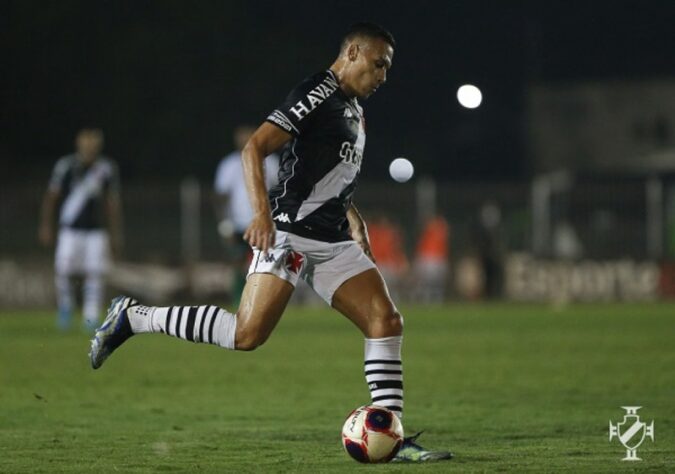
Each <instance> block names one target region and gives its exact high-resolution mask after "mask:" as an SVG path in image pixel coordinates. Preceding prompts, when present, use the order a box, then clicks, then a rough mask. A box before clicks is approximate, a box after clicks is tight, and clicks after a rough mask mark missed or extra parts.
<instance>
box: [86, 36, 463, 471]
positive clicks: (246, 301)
mask: <svg viewBox="0 0 675 474" xmlns="http://www.w3.org/2000/svg"><path fill="white" fill-rule="evenodd" d="M394 45H395V43H394V38H393V37H392V35H391V34H390V33H389V32H387V31H386V30H384V29H383V28H381V27H379V26H377V25H375V24H372V23H359V24H356V25H354V26H352V27H351V28H350V30H349V31H348V33H347V34H346V36H345V37H344V39H343V41H342V44H341V48H340V52H339V55H338V57H337V59H336V60H335V62H334V63H333V64H332V65H331V66H330V68H329V69H327V70H325V71H321V72H318V73H316V74H314V75H312V76H310V77H308V78H307V79H305V80H304V81H303V82H301V83H300V84H299V85H298V86H297V87H296V88H295V89H293V90H292V91H291V92H290V94H289V95H288V96H287V97H286V99H285V100H284V101H283V102H282V103H281V105H279V107H277V108H276V109H275V110H274V111H272V113H271V114H269V116H268V117H267V120H266V121H265V122H264V123H263V124H262V125H261V126H260V127H259V128H258V129H257V130H256V132H255V133H254V134H253V136H252V137H251V139H250V140H249V141H248V143H247V144H246V147H245V148H244V150H243V156H242V161H243V165H244V175H245V179H246V186H247V188H248V192H249V198H250V200H251V205H252V208H253V210H254V217H253V220H252V221H251V224H250V225H249V227H248V229H247V230H246V233H245V234H244V238H245V239H246V241H247V242H248V243H249V244H250V245H251V246H252V247H253V249H254V256H253V261H252V262H251V266H250V269H249V276H248V280H247V283H246V287H245V288H244V293H243V295H242V301H241V304H240V306H239V310H238V311H237V312H236V313H230V312H229V311H227V310H225V309H221V308H218V307H215V306H184V307H178V306H172V307H148V306H143V305H140V304H138V302H136V301H135V300H133V299H132V298H129V297H123V296H121V297H118V298H116V299H114V300H113V302H112V304H111V306H110V309H109V311H108V317H107V319H106V321H105V322H104V323H103V325H102V326H101V327H100V328H99V329H98V331H97V332H96V335H95V337H94V339H93V340H92V348H91V353H90V358H91V363H92V366H93V367H94V368H98V367H100V366H101V364H103V362H104V361H105V360H106V358H107V357H108V356H109V355H110V354H111V353H112V352H113V351H114V350H115V349H116V348H117V347H119V346H120V345H121V344H122V343H123V342H124V341H126V340H127V339H128V338H129V337H131V336H133V335H134V334H140V333H147V332H161V333H166V334H169V335H171V336H175V337H179V338H181V339H186V340H189V341H194V342H203V343H210V344H217V345H219V346H221V347H224V348H227V349H231V350H241V351H250V350H253V349H255V348H256V347H258V346H260V345H261V344H263V343H264V342H265V340H266V339H267V338H268V337H269V335H270V334H271V332H272V330H273V329H274V327H275V326H276V324H277V322H278V321H279V319H280V318H281V315H282V314H283V312H284V309H285V308H286V304H287V303H288V301H289V299H290V297H291V294H292V293H293V290H294V287H295V285H296V283H297V282H298V279H299V278H303V279H304V280H305V281H306V282H307V283H308V284H309V286H311V287H312V288H313V289H314V290H315V291H316V292H317V293H318V294H319V296H321V297H322V298H323V299H324V300H325V301H326V303H328V304H329V305H331V306H332V307H333V308H335V309H336V310H337V311H339V312H340V313H342V314H343V315H344V316H346V317H347V318H348V319H349V320H351V321H352V322H353V323H354V324H355V325H356V326H357V327H358V328H359V329H360V330H361V331H362V333H363V334H364V336H365V376H366V381H367V384H368V388H369V389H370V392H371V397H372V402H373V403H374V404H377V405H381V406H385V407H388V408H389V409H391V410H393V411H394V412H395V413H396V414H397V415H399V416H400V415H401V414H402V410H403V377H402V370H401V368H402V364H401V342H402V332H403V321H402V318H401V315H400V314H399V312H398V311H397V309H396V307H395V306H394V303H393V302H392V301H391V299H390V298H389V294H388V292H387V288H386V285H385V282H384V281H383V279H382V277H381V276H380V273H379V272H378V271H377V268H376V266H375V264H374V263H373V261H372V260H371V252H370V245H369V243H368V234H367V232H366V227H365V224H364V222H363V219H362V218H361V216H360V214H359V212H358V210H357V209H356V206H355V205H354V203H353V202H352V195H353V193H354V189H355V188H356V182H357V178H358V175H359V170H360V167H361V160H362V159H363V149H364V145H365V141H366V133H365V132H366V126H365V119H364V116H363V109H362V108H361V106H360V105H359V101H358V100H359V99H365V98H367V97H369V96H370V95H371V94H373V93H374V92H375V91H376V90H377V89H378V88H379V87H380V86H381V85H383V84H384V83H385V81H386V80H387V73H388V71H389V68H390V67H391V63H392V57H393V54H394ZM282 147H283V151H282V155H281V169H280V172H279V181H280V182H279V184H278V185H277V186H275V187H274V188H272V189H271V190H270V191H269V195H268V193H267V190H266V189H265V179H264V172H263V160H264V158H265V157H266V156H267V155H269V154H270V153H272V152H273V151H275V150H278V149H280V148H282ZM415 438H416V437H412V438H408V439H407V440H406V442H405V443H404V445H403V447H402V449H401V450H400V452H399V454H398V457H397V459H398V460H399V461H428V460H436V459H449V458H450V457H451V456H452V455H451V454H450V453H448V452H439V451H428V450H425V449H423V448H422V447H420V446H419V445H418V444H416V443H415Z"/></svg>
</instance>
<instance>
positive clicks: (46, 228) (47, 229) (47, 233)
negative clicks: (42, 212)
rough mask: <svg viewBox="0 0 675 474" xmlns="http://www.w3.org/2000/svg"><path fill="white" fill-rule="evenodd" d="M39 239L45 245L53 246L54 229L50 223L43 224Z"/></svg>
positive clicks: (39, 231)
mask: <svg viewBox="0 0 675 474" xmlns="http://www.w3.org/2000/svg"><path fill="white" fill-rule="evenodd" d="M38 239H39V240H40V243H41V244H42V245H44V246H45V247H51V246H52V245H53V244H54V229H52V226H50V225H41V226H40V229H39V230H38Z"/></svg>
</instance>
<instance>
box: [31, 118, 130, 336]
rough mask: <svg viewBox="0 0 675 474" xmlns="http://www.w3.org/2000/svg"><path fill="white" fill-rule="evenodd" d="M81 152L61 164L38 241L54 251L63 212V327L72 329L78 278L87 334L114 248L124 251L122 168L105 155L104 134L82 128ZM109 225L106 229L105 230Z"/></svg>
mask: <svg viewBox="0 0 675 474" xmlns="http://www.w3.org/2000/svg"><path fill="white" fill-rule="evenodd" d="M75 148H76V152H75V153H73V154H71V155H67V156H64V157H62V158H61V159H60V160H58V161H57V162H56V165H55V166H54V170H53V172H52V176H51V179H50V181H49V187H48V189H47V192H46V194H45V197H44V200H43V203H42V217H41V221H40V228H39V238H40V241H41V243H42V244H43V245H45V246H51V245H53V243H54V240H55V232H54V227H55V226H54V222H55V220H56V219H55V216H56V211H57V208H58V211H59V215H58V223H59V224H58V226H59V232H58V236H57V239H56V242H57V243H56V257H55V271H56V277H55V281H56V295H57V304H58V320H57V322H58V325H59V327H60V328H61V329H67V328H69V327H70V324H71V320H72V314H73V308H74V305H75V297H74V292H73V286H72V285H73V278H74V277H81V278H83V299H82V301H83V304H82V313H83V317H84V325H85V327H86V328H90V329H93V328H95V327H96V325H97V323H98V320H99V314H100V310H101V302H102V299H103V292H104V277H105V274H106V272H107V270H108V267H109V263H110V245H111V244H112V247H113V249H114V250H115V251H116V252H117V251H118V250H119V248H120V246H121V206H120V198H119V176H118V171H117V165H116V164H115V163H114V162H113V161H112V160H111V159H110V158H107V157H104V156H102V155H101V151H102V149H103V132H102V131H101V130H100V129H98V128H83V129H81V130H80V131H79V132H78V133H77V137H76V139H75ZM106 224H107V228H106Z"/></svg>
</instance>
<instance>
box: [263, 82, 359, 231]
mask: <svg viewBox="0 0 675 474" xmlns="http://www.w3.org/2000/svg"><path fill="white" fill-rule="evenodd" d="M267 121H268V122H270V123H272V124H274V125H276V126H278V127H280V128H282V129H283V130H285V131H287V132H289V133H290V134H292V135H293V139H292V140H291V141H290V142H288V143H287V144H286V146H285V147H284V149H283V152H282V154H281V162H280V168H279V184H278V185H276V186H275V187H274V188H272V189H271V190H270V194H269V197H270V204H271V208H272V218H273V219H274V222H275V223H276V226H277V228H278V229H280V230H284V231H287V232H291V233H293V234H296V235H300V236H302V237H306V238H310V239H315V240H321V241H324V242H340V241H344V240H350V239H351V237H350V236H349V223H348V221H347V215H346V213H347V210H348V209H349V207H350V205H351V201H352V195H353V193H354V189H355V188H356V182H357V179H358V175H359V170H360V168H361V159H362V157H363V149H364V146H365V144H366V133H365V119H364V118H363V109H362V108H361V107H360V106H359V104H358V102H357V100H356V99H355V98H349V97H347V95H345V93H344V92H343V91H342V90H341V89H340V87H339V84H338V81H337V78H336V77H335V75H334V74H333V72H332V71H330V70H328V71H323V72H320V73H317V74H314V75H313V76H311V77H309V78H307V79H305V80H304V81H303V82H302V83H300V85H298V86H297V87H296V88H295V89H293V90H292V91H291V93H290V94H289V95H288V97H286V100H285V101H284V102H283V103H282V104H281V105H280V106H279V107H278V108H277V109H276V110H274V111H273V112H272V113H271V114H270V115H269V116H268V117H267Z"/></svg>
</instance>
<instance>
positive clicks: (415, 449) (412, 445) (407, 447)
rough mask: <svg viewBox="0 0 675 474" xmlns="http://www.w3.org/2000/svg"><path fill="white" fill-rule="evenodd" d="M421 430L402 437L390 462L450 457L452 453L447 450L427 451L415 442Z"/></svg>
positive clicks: (439, 459) (427, 460) (437, 459)
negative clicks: (401, 443) (400, 443)
mask: <svg viewBox="0 0 675 474" xmlns="http://www.w3.org/2000/svg"><path fill="white" fill-rule="evenodd" d="M421 434H422V431H420V432H419V433H417V434H416V435H415V436H409V437H407V438H404V439H403V445H402V446H401V449H399V450H398V453H397V454H396V456H395V457H394V459H392V460H391V462H430V461H442V460H445V459H452V456H453V454H452V453H451V452H449V451H427V450H426V449H424V448H423V447H422V446H420V445H419V444H417V443H416V441H417V438H418V437H419V435H421Z"/></svg>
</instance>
